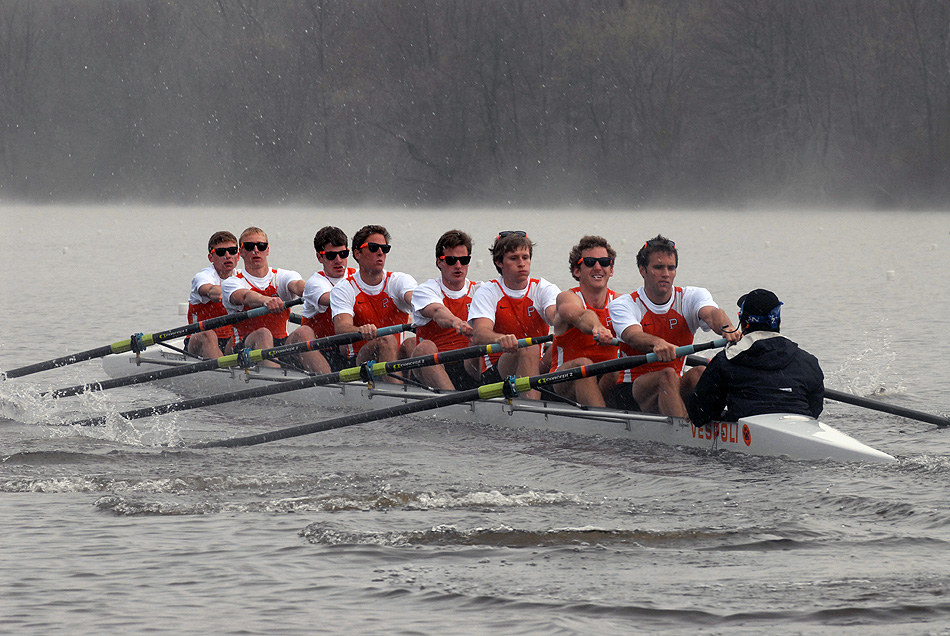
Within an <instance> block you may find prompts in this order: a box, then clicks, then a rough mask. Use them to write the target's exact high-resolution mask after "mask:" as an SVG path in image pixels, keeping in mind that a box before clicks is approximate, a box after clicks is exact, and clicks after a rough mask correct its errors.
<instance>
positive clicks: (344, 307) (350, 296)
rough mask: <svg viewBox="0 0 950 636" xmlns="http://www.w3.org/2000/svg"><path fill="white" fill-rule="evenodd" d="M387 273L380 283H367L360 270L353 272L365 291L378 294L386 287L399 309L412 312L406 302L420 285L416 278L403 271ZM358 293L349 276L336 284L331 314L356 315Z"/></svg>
mask: <svg viewBox="0 0 950 636" xmlns="http://www.w3.org/2000/svg"><path fill="white" fill-rule="evenodd" d="M387 273H388V272H386V271H385V270H383V280H382V282H381V283H379V284H378V285H367V284H366V283H365V282H363V279H362V278H360V273H359V271H357V272H356V273H355V274H353V280H355V281H356V284H357V285H358V286H359V288H360V289H361V290H362V291H363V292H364V293H366V294H368V295H370V296H378V295H379V294H380V293H382V292H383V288H384V287H386V289H385V291H386V294H387V295H388V296H389V297H390V298H392V299H393V301H394V302H395V303H396V307H397V308H398V309H399V311H402V312H405V313H407V314H411V313H412V306H411V305H409V304H407V303H406V294H407V293H408V292H410V291H412V290H414V289H415V288H416V287H418V284H417V283H416V279H415V278H413V277H412V276H410V275H409V274H405V273H403V272H392V275H390V276H389V277H388V279H387V276H386V274H387ZM357 293H358V292H357V290H356V289H355V288H354V287H353V285H351V284H350V282H349V278H344V279H343V280H341V281H340V282H339V283H337V284H336V285H334V286H333V289H332V290H331V291H330V311H331V312H332V313H331V315H332V316H333V317H334V318H336V317H337V316H338V315H340V314H349V315H351V316H354V315H355V314H354V313H353V306H354V305H355V304H356V294H357Z"/></svg>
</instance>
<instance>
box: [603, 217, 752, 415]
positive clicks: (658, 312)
mask: <svg viewBox="0 0 950 636" xmlns="http://www.w3.org/2000/svg"><path fill="white" fill-rule="evenodd" d="M678 266H679V254H678V252H677V251H676V245H675V244H674V243H673V241H671V240H669V239H667V238H665V237H663V236H661V235H657V236H656V237H655V238H652V239H650V240H648V241H647V242H646V243H644V244H643V247H641V248H640V251H639V252H637V268H638V269H639V270H640V276H642V277H643V285H642V286H641V287H640V288H639V289H638V290H637V291H635V292H633V293H632V294H624V295H623V296H620V297H618V298H615V299H614V300H613V301H611V302H610V303H609V304H608V305H607V310H608V312H609V313H610V319H611V321H613V328H614V331H616V332H617V333H619V334H620V339H621V340H622V341H623V344H622V345H621V347H620V351H621V355H637V354H642V353H651V352H652V353H655V354H656V356H657V359H658V362H653V363H650V364H645V365H641V366H639V367H634V368H632V369H628V370H626V371H623V372H622V373H621V374H620V377H619V379H618V384H617V387H616V389H615V390H614V395H613V404H614V405H615V406H616V407H618V408H622V409H626V410H640V411H643V412H646V413H660V414H662V415H674V416H677V417H686V404H685V403H684V400H685V397H686V396H687V395H688V394H689V392H690V391H692V390H693V387H695V386H696V382H697V381H698V380H699V376H700V375H701V374H702V372H703V370H702V367H697V368H693V369H690V371H689V372H687V373H686V374H685V375H684V374H683V366H684V364H685V359H683V358H679V359H677V358H676V347H680V346H685V345H690V344H692V343H693V338H694V335H695V334H696V332H697V331H699V330H700V329H702V330H703V331H709V330H710V329H711V330H712V331H714V332H716V333H717V334H719V335H721V336H723V337H725V338H726V339H727V340H728V341H729V342H736V341H737V340H739V338H740V337H741V334H740V333H739V332H738V330H736V329H735V328H733V326H732V322H731V321H730V320H729V317H728V316H727V315H726V312H724V311H723V310H722V309H720V308H719V305H717V304H716V302H715V301H714V300H713V298H712V295H711V294H710V293H709V291H708V290H706V289H704V288H702V287H675V286H674V285H673V281H674V280H675V279H676V268H677V267H678Z"/></svg>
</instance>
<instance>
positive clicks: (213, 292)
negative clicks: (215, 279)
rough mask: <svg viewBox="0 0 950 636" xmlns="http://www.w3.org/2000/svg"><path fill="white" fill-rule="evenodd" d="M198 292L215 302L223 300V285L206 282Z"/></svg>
mask: <svg viewBox="0 0 950 636" xmlns="http://www.w3.org/2000/svg"><path fill="white" fill-rule="evenodd" d="M198 294H199V295H201V296H203V297H205V298H207V299H208V300H210V301H211V302H213V303H219V302H221V285H213V284H211V283H205V284H204V285H202V286H201V287H199V288H198Z"/></svg>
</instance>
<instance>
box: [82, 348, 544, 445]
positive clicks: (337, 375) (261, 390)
mask: <svg viewBox="0 0 950 636" xmlns="http://www.w3.org/2000/svg"><path fill="white" fill-rule="evenodd" d="M545 338H546V337H545ZM539 340H544V338H525V339H523V340H519V341H518V344H519V346H529V345H530V344H537V343H538V341H539ZM498 348H499V347H498V345H479V346H476V347H468V348H467V349H460V350H458V352H452V353H458V354H461V353H462V352H467V355H466V356H465V357H469V358H472V357H475V356H478V355H485V354H487V353H494V352H495V351H496V349H498ZM447 353H449V352H447ZM226 357H227V356H226ZM434 357H435V356H419V357H418V358H408V359H406V360H401V361H396V362H377V363H376V364H374V365H372V370H373V374H374V375H378V376H383V375H386V374H388V373H391V372H392V371H393V370H399V369H405V368H407V367H405V366H402V365H403V364H404V363H410V364H411V363H413V362H414V361H416V360H431V359H432V358H434ZM456 357H458V358H459V359H461V357H460V355H459V356H456ZM209 362H213V361H209ZM430 364H439V362H430ZM418 366H425V365H418ZM411 368H417V366H415V365H414V366H412V367H411ZM361 371H362V367H350V368H347V369H343V370H342V371H338V372H333V373H327V374H325V375H315V376H311V377H308V378H302V379H299V380H288V381H286V382H279V383H277V384H273V385H269V386H261V387H254V388H251V389H242V390H240V391H232V392H230V393H222V394H219V395H210V396H205V397H200V398H193V399H190V400H182V401H179V402H171V403H168V404H163V405H159V406H151V407H145V408H141V409H134V410H131V411H125V412H123V413H119V417H122V418H124V419H127V420H134V419H139V418H143V417H151V416H153V415H163V414H165V413H172V412H176V411H188V410H191V409H197V408H203V407H206V406H215V405H218V404H225V403H228V402H236V401H238V400H246V399H251V398H256V397H265V396H268V395H277V394H280V393H287V392H289V391H297V390H300V389H306V388H311V387H317V386H324V385H327V384H333V383H335V382H354V381H357V380H360V379H361V376H362V374H361ZM156 373H161V372H160V371H159V372H156ZM120 379H121V378H120ZM106 420H107V417H106V416H98V417H90V418H86V419H83V420H76V421H74V422H70V423H69V425H70V426H101V425H102V424H105V422H106Z"/></svg>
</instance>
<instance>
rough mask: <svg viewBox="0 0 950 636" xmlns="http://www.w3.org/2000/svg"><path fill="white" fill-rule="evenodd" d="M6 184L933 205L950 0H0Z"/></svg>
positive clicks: (939, 201)
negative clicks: (683, 0) (691, 0)
mask: <svg viewBox="0 0 950 636" xmlns="http://www.w3.org/2000/svg"><path fill="white" fill-rule="evenodd" d="M0 127H2V128H0V202H3V201H5V202H11V201H19V202H35V203H48V202H128V201H137V202H163V203H173V204H179V203H180V204H189V203H191V204H235V203H241V204H254V203H290V204H334V203H335V204H341V203H342V204H347V203H353V204H357V203H359V204H406V205H436V204H453V203H455V204H474V203H478V204H488V205H498V204H510V205H558V204H567V205H597V206H636V205H663V204H675V205H696V206H717V205H731V206H740V207H741V206H743V205H747V204H751V203H755V204H757V205H762V204H769V203H774V204H781V205H787V204H806V205H808V204H811V205H818V204H835V205H836V204H847V205H858V206H868V207H878V208H891V207H901V208H915V207H917V208H919V207H946V206H947V204H948V202H950V178H948V176H950V175H948V172H950V170H948V164H950V2H947V1H934V0H926V1H924V0H919V1H918V0H893V1H868V0H815V1H807V0H797V1H795V2H774V1H771V0H719V1H716V0H709V1H705V2H680V1H676V0H660V1H654V2H649V1H634V0H611V1H606V0H604V1H600V0H589V1H584V2H578V1H575V0H455V1H452V0H406V1H396V0H336V1H334V0H323V1H317V0H281V1H275V0H214V1H212V0H202V1H200V2H194V1H193V0H190V1H180V2H179V1H173V0H83V1H57V2H40V1H29V0H2V1H0Z"/></svg>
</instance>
